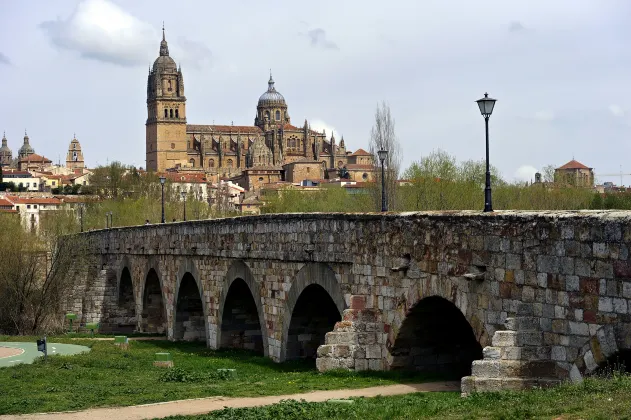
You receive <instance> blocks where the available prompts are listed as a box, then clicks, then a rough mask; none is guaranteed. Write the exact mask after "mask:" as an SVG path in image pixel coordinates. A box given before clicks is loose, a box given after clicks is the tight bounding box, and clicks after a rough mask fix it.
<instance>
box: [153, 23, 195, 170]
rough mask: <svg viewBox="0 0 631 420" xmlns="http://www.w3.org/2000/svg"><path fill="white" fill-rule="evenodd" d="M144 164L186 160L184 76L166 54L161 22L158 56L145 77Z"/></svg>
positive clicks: (162, 164) (169, 165) (160, 167)
mask: <svg viewBox="0 0 631 420" xmlns="http://www.w3.org/2000/svg"><path fill="white" fill-rule="evenodd" d="M145 125H146V133H147V134H146V144H145V147H146V167H147V170H148V171H155V172H159V171H164V170H165V169H168V168H174V167H176V166H184V165H186V163H187V154H186V149H187V147H186V97H185V96H184V78H183V77H182V69H181V68H178V67H177V66H176V64H175V61H174V60H173V58H171V57H170V56H169V46H168V44H167V41H166V37H165V34H164V25H163V26H162V42H160V56H159V57H158V58H157V59H156V61H154V63H153V67H152V68H149V76H148V78H147V122H146V124H145Z"/></svg>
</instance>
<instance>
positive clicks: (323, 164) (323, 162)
mask: <svg viewBox="0 0 631 420" xmlns="http://www.w3.org/2000/svg"><path fill="white" fill-rule="evenodd" d="M322 166H324V169H326V160H323V161H322Z"/></svg>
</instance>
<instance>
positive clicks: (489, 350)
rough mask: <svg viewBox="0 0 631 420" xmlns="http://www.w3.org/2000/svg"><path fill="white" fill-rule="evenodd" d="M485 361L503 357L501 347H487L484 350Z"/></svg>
mask: <svg viewBox="0 0 631 420" xmlns="http://www.w3.org/2000/svg"><path fill="white" fill-rule="evenodd" d="M482 354H483V357H484V360H496V359H500V357H501V349H500V348H499V347H491V346H487V347H485V348H484V349H483V350H482Z"/></svg>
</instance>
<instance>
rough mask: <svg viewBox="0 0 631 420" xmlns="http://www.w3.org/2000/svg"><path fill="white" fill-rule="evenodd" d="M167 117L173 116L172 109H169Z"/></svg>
mask: <svg viewBox="0 0 631 420" xmlns="http://www.w3.org/2000/svg"><path fill="white" fill-rule="evenodd" d="M169 117H171V118H173V109H169Z"/></svg>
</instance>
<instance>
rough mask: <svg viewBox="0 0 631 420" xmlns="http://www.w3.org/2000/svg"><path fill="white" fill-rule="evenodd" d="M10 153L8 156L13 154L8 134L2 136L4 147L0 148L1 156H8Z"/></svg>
mask: <svg viewBox="0 0 631 420" xmlns="http://www.w3.org/2000/svg"><path fill="white" fill-rule="evenodd" d="M7 152H8V154H9V155H10V154H11V149H9V146H8V145H7V136H6V134H3V135H2V146H0V156H2V155H4V154H6V153H7Z"/></svg>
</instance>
